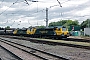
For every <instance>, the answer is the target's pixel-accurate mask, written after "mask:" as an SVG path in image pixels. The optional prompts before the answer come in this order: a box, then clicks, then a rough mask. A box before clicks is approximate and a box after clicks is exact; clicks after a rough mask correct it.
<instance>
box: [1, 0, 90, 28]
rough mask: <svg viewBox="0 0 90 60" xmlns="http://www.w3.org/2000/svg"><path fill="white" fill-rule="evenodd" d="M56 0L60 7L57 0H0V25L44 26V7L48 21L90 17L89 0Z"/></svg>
mask: <svg viewBox="0 0 90 60" xmlns="http://www.w3.org/2000/svg"><path fill="white" fill-rule="evenodd" d="M33 1H37V0H33ZM58 1H60V3H61V6H62V7H60V4H59V3H58V2H57V0H38V2H32V0H27V2H26V1H25V0H0V27H6V26H10V27H12V28H22V27H29V26H40V25H44V26H46V22H45V21H46V8H48V20H49V21H48V22H49V23H50V22H56V21H60V20H64V19H72V20H78V21H79V23H81V22H83V21H84V20H86V19H89V18H90V0H58Z"/></svg>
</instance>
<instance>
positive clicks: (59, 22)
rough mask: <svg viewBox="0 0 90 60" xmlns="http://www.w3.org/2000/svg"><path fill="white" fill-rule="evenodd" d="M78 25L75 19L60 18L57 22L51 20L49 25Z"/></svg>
mask: <svg viewBox="0 0 90 60" xmlns="http://www.w3.org/2000/svg"><path fill="white" fill-rule="evenodd" d="M72 25H73V26H79V22H78V21H77V20H75V21H73V20H62V21H58V22H51V23H49V26H72Z"/></svg>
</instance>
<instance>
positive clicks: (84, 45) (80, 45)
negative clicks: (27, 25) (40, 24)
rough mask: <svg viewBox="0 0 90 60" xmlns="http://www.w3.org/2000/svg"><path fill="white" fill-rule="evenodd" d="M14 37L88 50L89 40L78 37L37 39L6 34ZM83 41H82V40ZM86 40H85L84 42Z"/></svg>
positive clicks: (89, 47)
mask: <svg viewBox="0 0 90 60" xmlns="http://www.w3.org/2000/svg"><path fill="white" fill-rule="evenodd" d="M6 37H9V38H14V39H22V40H28V41H31V42H35V43H43V44H52V45H62V46H70V47H76V48H82V49H88V50H90V42H88V41H90V40H80V41H79V40H78V39H76V40H75V39H72V38H69V39H63V40H54V39H53V40H52V39H39V38H29V37H17V36H6ZM82 41H83V42H82ZM86 41H87V42H86Z"/></svg>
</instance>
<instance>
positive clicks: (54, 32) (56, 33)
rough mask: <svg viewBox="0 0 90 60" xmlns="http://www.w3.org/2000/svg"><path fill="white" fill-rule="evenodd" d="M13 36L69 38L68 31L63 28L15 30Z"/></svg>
mask: <svg viewBox="0 0 90 60" xmlns="http://www.w3.org/2000/svg"><path fill="white" fill-rule="evenodd" d="M13 34H15V35H27V36H30V37H38V38H42V37H44V38H54V39H57V38H58V39H60V38H67V37H69V32H68V29H67V28H65V27H62V28H58V27H53V28H30V29H17V30H15V31H14V32H13Z"/></svg>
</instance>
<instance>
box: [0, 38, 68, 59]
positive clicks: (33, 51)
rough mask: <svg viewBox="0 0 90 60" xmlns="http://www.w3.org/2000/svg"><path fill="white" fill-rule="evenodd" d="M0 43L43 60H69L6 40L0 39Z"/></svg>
mask: <svg viewBox="0 0 90 60" xmlns="http://www.w3.org/2000/svg"><path fill="white" fill-rule="evenodd" d="M0 41H1V43H3V44H7V45H10V46H12V47H15V48H17V49H19V50H21V51H24V52H25V53H28V54H31V55H33V56H36V57H38V58H39V59H43V60H69V59H67V58H64V57H62V56H59V55H55V54H52V53H50V52H45V51H42V50H39V49H35V48H32V47H28V46H24V45H21V44H18V43H16V42H12V41H8V40H6V39H2V38H0ZM1 43H0V44H1ZM26 56H27V55H26ZM20 58H21V59H22V58H23V59H25V58H24V57H20Z"/></svg>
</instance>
